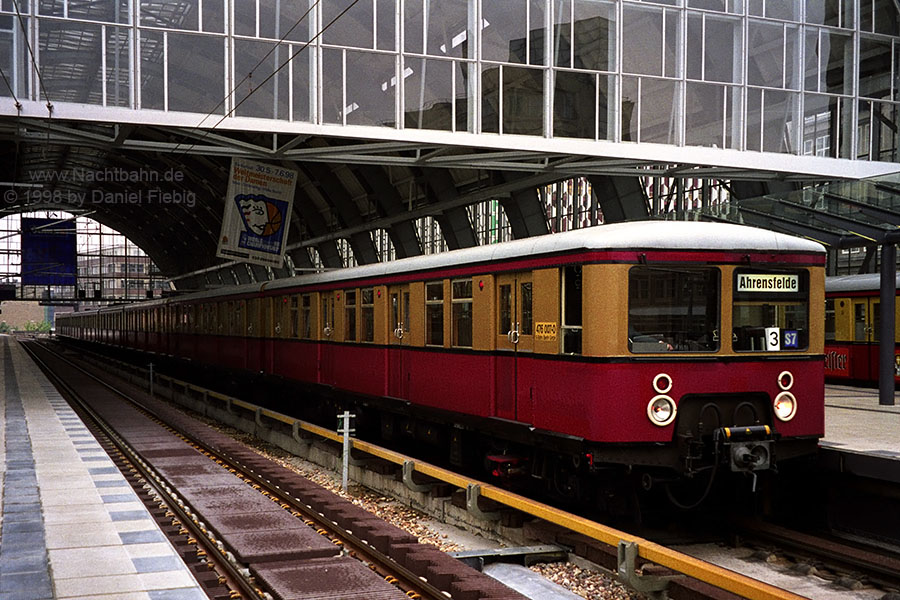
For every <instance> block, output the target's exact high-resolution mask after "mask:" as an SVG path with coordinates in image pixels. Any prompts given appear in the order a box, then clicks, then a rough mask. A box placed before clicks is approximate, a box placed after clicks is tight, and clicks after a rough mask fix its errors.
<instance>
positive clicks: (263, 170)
mask: <svg viewBox="0 0 900 600" xmlns="http://www.w3.org/2000/svg"><path fill="white" fill-rule="evenodd" d="M296 186H297V171H295V170H293V169H286V168H284V167H279V166H275V165H269V164H266V163H261V162H256V161H252V160H246V159H242V158H233V159H231V176H230V177H229V178H228V192H227V193H226V196H225V213H224V214H223V216H222V233H221V235H220V236H219V247H218V250H217V251H216V256H218V257H220V258H228V259H231V260H238V261H243V262H249V263H254V264H258V265H265V266H269V267H276V268H277V267H281V265H282V262H283V260H284V250H285V246H286V245H287V238H288V228H289V226H290V222H291V207H292V206H293V201H294V188H295V187H296Z"/></svg>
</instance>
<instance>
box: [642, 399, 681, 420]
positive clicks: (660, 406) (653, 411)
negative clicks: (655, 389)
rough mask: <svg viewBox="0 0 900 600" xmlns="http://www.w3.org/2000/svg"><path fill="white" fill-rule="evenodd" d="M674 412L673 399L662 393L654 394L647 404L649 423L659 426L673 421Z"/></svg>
mask: <svg viewBox="0 0 900 600" xmlns="http://www.w3.org/2000/svg"><path fill="white" fill-rule="evenodd" d="M675 412H676V408H675V401H674V400H672V399H671V398H669V397H668V396H665V395H663V394H660V395H659V396H655V397H654V398H653V400H651V401H650V404H648V405H647V418H649V419H650V422H651V423H653V424H654V425H658V426H660V427H665V426H666V425H668V424H669V423H671V422H672V421H674V420H675Z"/></svg>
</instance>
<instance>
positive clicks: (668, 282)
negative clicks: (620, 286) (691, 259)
mask: <svg viewBox="0 0 900 600" xmlns="http://www.w3.org/2000/svg"><path fill="white" fill-rule="evenodd" d="M719 288H720V286H719V269H717V268H713V267H704V268H672V267H653V266H640V267H632V268H631V269H630V270H629V272H628V349H629V350H630V351H631V352H634V353H645V352H715V351H716V350H718V349H719V336H718V333H717V332H718V330H719Z"/></svg>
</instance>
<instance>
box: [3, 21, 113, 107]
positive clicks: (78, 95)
mask: <svg viewBox="0 0 900 600" xmlns="http://www.w3.org/2000/svg"><path fill="white" fill-rule="evenodd" d="M38 27H39V32H38V52H39V56H40V67H41V79H42V81H43V87H44V89H45V90H46V93H47V95H48V96H49V97H50V99H51V100H52V101H53V102H77V103H79V104H102V103H103V97H102V91H103V90H102V84H101V82H100V81H99V80H98V79H97V77H98V75H100V74H101V70H100V55H99V53H98V52H97V49H100V48H103V35H102V31H101V26H100V25H91V24H88V23H72V22H66V21H48V20H46V19H39V20H38ZM2 85H3V86H4V87H5V85H6V84H5V83H3V84H2ZM41 96H42V97H43V91H42V92H41Z"/></svg>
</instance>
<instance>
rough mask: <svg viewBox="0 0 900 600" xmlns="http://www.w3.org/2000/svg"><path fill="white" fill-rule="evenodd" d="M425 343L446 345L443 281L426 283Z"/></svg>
mask: <svg viewBox="0 0 900 600" xmlns="http://www.w3.org/2000/svg"><path fill="white" fill-rule="evenodd" d="M405 314H409V311H408V310H407V312H406V313H405ZM425 344H426V345H428V346H443V345H444V284H443V282H441V281H432V282H430V283H426V284H425Z"/></svg>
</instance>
